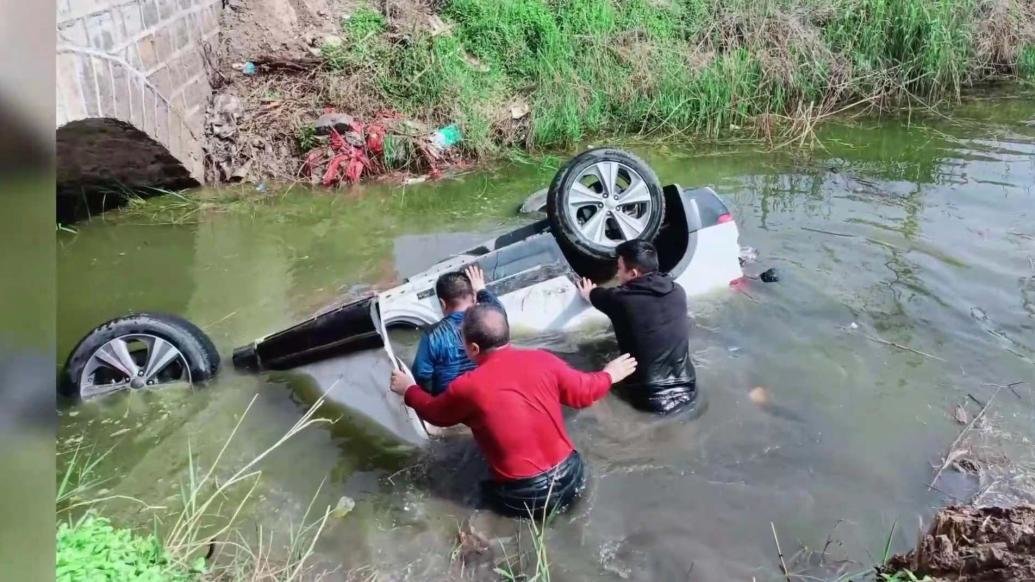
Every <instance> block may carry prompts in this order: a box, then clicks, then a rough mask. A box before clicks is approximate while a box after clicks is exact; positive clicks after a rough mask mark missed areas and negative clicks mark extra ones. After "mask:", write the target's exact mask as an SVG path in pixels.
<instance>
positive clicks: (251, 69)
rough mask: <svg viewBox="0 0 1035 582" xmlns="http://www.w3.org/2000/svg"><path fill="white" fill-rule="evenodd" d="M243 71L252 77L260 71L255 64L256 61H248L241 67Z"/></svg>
mask: <svg viewBox="0 0 1035 582" xmlns="http://www.w3.org/2000/svg"><path fill="white" fill-rule="evenodd" d="M241 72H242V73H244V74H245V75H248V76H249V77H250V76H252V75H254V74H256V73H258V72H259V68H258V67H256V66H255V63H253V62H251V61H248V62H247V63H245V64H244V66H242V67H241Z"/></svg>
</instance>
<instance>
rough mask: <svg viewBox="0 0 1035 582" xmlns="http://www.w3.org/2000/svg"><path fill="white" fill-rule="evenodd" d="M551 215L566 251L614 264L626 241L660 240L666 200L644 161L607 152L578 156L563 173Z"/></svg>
mask: <svg viewBox="0 0 1035 582" xmlns="http://www.w3.org/2000/svg"><path fill="white" fill-rule="evenodd" d="M546 212H547V215H548V217H549V219H550V225H551V226H552V227H553V231H554V234H555V235H556V236H557V238H558V240H560V241H561V242H562V243H563V244H564V245H566V246H568V247H570V248H572V249H574V250H576V251H577V252H578V253H580V254H581V255H583V256H585V257H587V258H590V259H610V258H612V257H614V254H615V247H616V246H618V245H619V244H621V243H622V242H624V241H627V240H632V239H645V240H653V239H654V237H655V236H657V234H658V231H659V230H660V229H661V221H662V219H663V218H664V216H665V196H664V194H663V192H662V189H661V183H660V182H659V181H658V177H657V176H656V175H655V174H654V171H653V170H651V168H650V166H648V165H647V164H646V163H645V162H644V161H643V160H641V159H639V158H638V157H636V156H634V155H632V154H630V153H627V152H623V151H621V150H615V149H607V148H602V149H595V150H589V151H587V152H584V153H582V154H579V155H578V156H575V157H574V158H572V159H571V161H569V162H568V163H567V164H565V165H564V166H563V167H562V168H561V169H560V171H558V172H557V175H556V176H555V177H554V179H553V182H552V183H551V184H550V190H549V193H548V194H547V202H546Z"/></svg>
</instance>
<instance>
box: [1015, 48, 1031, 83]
mask: <svg viewBox="0 0 1035 582" xmlns="http://www.w3.org/2000/svg"><path fill="white" fill-rule="evenodd" d="M1017 70H1018V72H1020V74H1021V75H1023V76H1024V77H1028V78H1035V44H1029V45H1026V46H1025V47H1024V48H1023V49H1021V56H1020V58H1019V59H1018V62H1017Z"/></svg>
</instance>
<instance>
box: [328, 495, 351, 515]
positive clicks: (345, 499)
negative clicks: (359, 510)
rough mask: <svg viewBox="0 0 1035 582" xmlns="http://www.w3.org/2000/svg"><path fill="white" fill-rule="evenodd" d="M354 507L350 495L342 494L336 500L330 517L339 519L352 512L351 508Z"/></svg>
mask: <svg viewBox="0 0 1035 582" xmlns="http://www.w3.org/2000/svg"><path fill="white" fill-rule="evenodd" d="M355 508H356V502H355V501H354V500H353V499H352V498H351V497H349V496H347V495H342V496H341V499H339V500H338V504H337V505H335V506H334V509H332V510H331V517H335V518H338V519H341V518H343V517H345V516H346V515H348V514H350V513H352V510H353V509H355Z"/></svg>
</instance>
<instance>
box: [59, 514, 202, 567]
mask: <svg viewBox="0 0 1035 582" xmlns="http://www.w3.org/2000/svg"><path fill="white" fill-rule="evenodd" d="M204 571H205V560H204V558H203V557H202V558H199V559H198V560H196V561H195V563H194V565H193V567H191V568H190V569H183V568H180V567H178V566H176V565H174V564H173V562H172V560H171V559H170V557H169V555H168V553H167V552H166V550H165V548H163V547H162V544H161V543H160V542H159V541H158V538H157V537H155V536H154V535H149V536H139V535H136V534H134V533H133V532H131V531H130V530H128V529H122V528H118V527H115V526H113V525H112V524H111V522H110V521H109V520H108V519H107V518H104V517H100V516H97V515H96V514H94V513H92V512H91V513H87V514H86V515H84V516H83V517H81V518H80V519H79V520H78V521H75V522H66V523H62V524H61V525H60V526H59V527H58V531H57V580H59V581H61V582H65V581H67V582H78V581H79V580H126V581H139V582H147V581H155V582H160V581H161V582H166V581H168V582H186V581H189V580H196V579H197V578H198V577H199V576H200V575H201V574H202V573H204Z"/></svg>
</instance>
